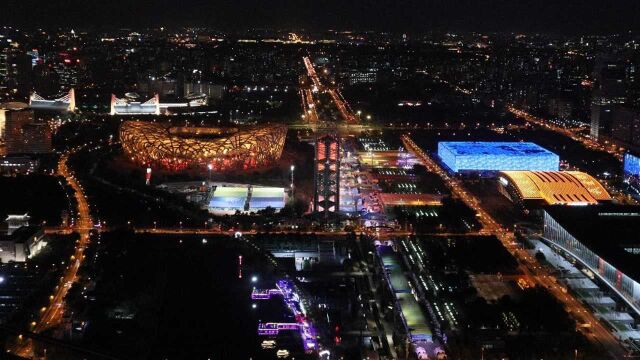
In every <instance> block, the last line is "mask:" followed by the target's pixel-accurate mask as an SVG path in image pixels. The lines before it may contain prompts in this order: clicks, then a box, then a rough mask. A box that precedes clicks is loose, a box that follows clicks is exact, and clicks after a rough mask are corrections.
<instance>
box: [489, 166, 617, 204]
mask: <svg viewBox="0 0 640 360" xmlns="http://www.w3.org/2000/svg"><path fill="white" fill-rule="evenodd" d="M498 180H499V189H500V192H501V193H502V194H503V195H505V196H506V197H507V198H509V199H510V200H511V201H513V202H515V203H518V204H522V205H524V206H527V207H529V206H532V205H533V206H535V205H539V206H541V205H594V204H598V203H601V202H609V201H611V196H610V195H609V193H608V192H607V190H605V188H604V187H603V186H602V185H601V184H600V183H599V182H598V181H597V180H596V179H594V178H593V177H591V175H589V174H586V173H583V172H580V171H501V172H500V173H499V175H498Z"/></svg>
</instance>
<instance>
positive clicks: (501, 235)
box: [401, 135, 627, 359]
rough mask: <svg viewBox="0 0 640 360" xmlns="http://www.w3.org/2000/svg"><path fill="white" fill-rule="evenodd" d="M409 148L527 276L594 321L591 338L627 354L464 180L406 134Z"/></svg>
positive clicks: (582, 319)
mask: <svg viewBox="0 0 640 360" xmlns="http://www.w3.org/2000/svg"><path fill="white" fill-rule="evenodd" d="M401 139H402V143H403V144H404V146H405V148H406V149H407V150H408V151H410V152H412V153H413V154H414V155H415V156H416V157H417V158H418V159H419V160H420V161H421V162H422V163H423V165H424V166H425V167H426V168H427V169H428V170H429V171H431V172H434V173H436V174H437V175H439V176H440V177H441V178H442V180H443V181H444V182H445V184H446V185H447V187H448V188H449V189H450V190H451V193H452V195H453V196H454V197H456V198H459V199H460V200H462V201H463V202H464V203H465V204H466V205H467V206H469V207H470V208H472V209H473V210H475V211H476V212H477V219H478V221H479V222H480V224H481V225H482V230H481V231H480V232H481V233H484V234H487V235H495V236H496V237H497V238H498V239H499V240H500V241H501V242H502V245H503V246H504V247H505V248H506V249H507V250H508V251H509V252H510V253H511V255H513V257H514V258H516V259H517V260H518V263H519V265H520V269H521V271H522V273H523V274H524V276H525V277H526V278H527V279H528V280H530V281H532V282H535V283H537V284H538V285H540V286H542V287H545V288H547V290H548V291H549V292H550V293H551V294H553V295H554V296H555V297H556V299H558V300H559V301H560V302H561V303H562V304H563V305H564V307H565V309H566V311H567V312H568V313H569V315H570V316H572V317H573V319H574V320H576V321H577V322H578V323H580V324H590V325H591V329H592V330H593V333H592V334H591V335H589V336H587V338H589V339H590V340H595V341H597V342H598V343H600V344H602V346H603V347H604V348H605V349H606V350H607V351H608V352H609V354H610V355H611V356H612V357H613V358H614V359H620V358H623V357H625V356H626V355H627V352H626V350H625V349H624V348H623V347H622V346H621V345H620V343H619V342H618V340H617V339H616V338H615V337H614V336H613V335H612V334H611V332H610V331H609V330H608V329H607V328H605V327H604V326H603V325H602V324H601V323H600V321H599V320H598V319H597V318H596V317H595V316H594V315H593V313H591V312H590V311H589V310H588V309H587V308H586V307H585V306H584V305H583V304H582V303H581V302H580V301H578V300H577V299H576V298H575V297H574V296H573V295H571V294H569V293H567V292H566V289H565V288H564V287H562V286H560V285H558V280H557V279H556V278H555V277H554V276H553V275H551V274H550V273H549V272H548V271H546V270H545V269H543V268H542V267H541V266H540V264H539V263H538V261H537V260H535V259H534V258H533V257H532V256H531V255H529V253H527V251H526V250H524V249H521V248H520V247H518V246H516V244H515V242H514V239H515V235H514V234H513V232H511V231H508V230H506V229H503V228H502V227H501V226H500V225H499V224H498V223H497V222H496V221H495V220H494V219H493V218H492V217H491V216H490V215H489V213H488V212H487V211H485V210H484V209H483V208H482V207H481V206H480V202H479V201H478V199H476V198H475V196H473V195H472V194H471V193H470V192H469V191H467V190H466V189H465V188H464V186H463V185H462V182H461V181H460V180H458V179H456V178H454V177H452V176H450V175H449V174H448V173H447V172H446V171H445V170H444V169H443V168H442V167H441V166H440V165H439V164H438V163H436V162H435V161H434V160H433V159H431V157H429V156H428V155H427V154H426V153H425V152H424V151H423V150H422V149H421V148H420V147H419V146H418V145H416V143H415V142H414V141H413V140H411V138H410V137H409V136H408V135H403V136H402V138H401Z"/></svg>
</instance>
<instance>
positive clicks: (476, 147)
mask: <svg viewBox="0 0 640 360" xmlns="http://www.w3.org/2000/svg"><path fill="white" fill-rule="evenodd" d="M438 156H439V157H440V159H441V160H442V162H443V163H444V164H445V165H446V166H447V167H449V169H451V170H452V171H453V172H459V171H501V170H532V171H557V170H558V169H559V167H560V157H559V156H558V155H556V154H554V153H552V152H551V151H549V150H547V149H545V148H543V147H541V146H539V145H536V144H534V143H530V142H475V141H444V142H440V143H438Z"/></svg>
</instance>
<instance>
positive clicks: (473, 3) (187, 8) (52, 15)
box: [0, 0, 640, 34]
mask: <svg viewBox="0 0 640 360" xmlns="http://www.w3.org/2000/svg"><path fill="white" fill-rule="evenodd" d="M638 14H640V2H639V1H637V0H613V1H602V0H562V1H559V0H484V1H478V0H402V1H391V0H349V1H344V0H315V1H308V0H268V1H266V0H218V1H216V0H111V1H102V0H100V1H98V0H8V1H5V2H3V6H2V12H1V14H0V19H1V20H2V23H4V24H14V25H20V26H33V27H39V26H42V27H51V26H76V27H83V26H96V27H104V26H109V27H113V26H129V27H132V26H149V25H159V24H164V25H208V26H213V27H218V28H237V29H242V28H249V27H277V28H312V29H313V28H315V29H329V28H334V29H373V30H378V29H379V30H402V31H405V30H406V31H409V30H417V31H421V30H432V29H443V30H450V29H453V30H478V31H541V32H559V33H570V34H574V33H609V32H623V31H628V30H638V29H639V28H640V18H639V17H638Z"/></svg>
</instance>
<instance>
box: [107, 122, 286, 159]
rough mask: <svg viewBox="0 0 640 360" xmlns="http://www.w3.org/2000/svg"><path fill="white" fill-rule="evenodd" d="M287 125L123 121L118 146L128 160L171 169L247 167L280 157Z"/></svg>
mask: <svg viewBox="0 0 640 360" xmlns="http://www.w3.org/2000/svg"><path fill="white" fill-rule="evenodd" d="M286 135H287V127H286V126H285V125H277V124H270V125H264V126H259V127H250V128H242V129H235V128H217V127H209V128H204V127H172V126H171V125H170V124H166V123H155V122H144V121H125V122H124V123H122V125H120V141H121V143H122V147H123V149H124V150H125V152H126V153H127V155H128V156H130V157H131V159H132V160H134V161H138V162H140V163H142V164H145V165H151V164H156V165H160V166H162V167H164V168H168V169H171V170H178V169H182V168H186V167H191V166H197V165H200V166H204V165H207V166H208V165H211V168H212V169H215V170H217V171H220V170H228V169H248V168H254V167H257V166H263V165H267V164H270V163H272V162H274V161H276V160H278V159H279V158H280V156H281V155H282V150H283V148H284V142H285V137H286Z"/></svg>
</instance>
